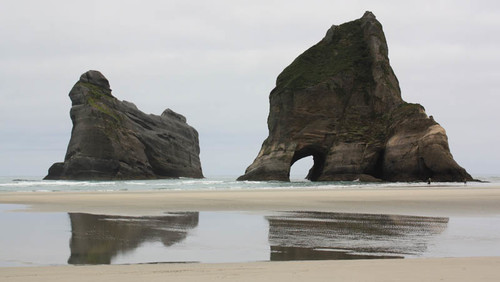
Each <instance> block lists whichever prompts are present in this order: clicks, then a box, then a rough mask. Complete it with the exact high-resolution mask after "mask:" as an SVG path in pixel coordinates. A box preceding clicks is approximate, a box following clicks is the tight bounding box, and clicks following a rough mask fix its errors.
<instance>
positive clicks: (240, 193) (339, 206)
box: [0, 185, 500, 216]
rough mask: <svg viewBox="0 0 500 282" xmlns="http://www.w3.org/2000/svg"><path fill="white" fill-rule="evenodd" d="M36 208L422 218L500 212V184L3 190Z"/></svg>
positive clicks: (4, 196) (6, 199) (6, 200)
mask: <svg viewBox="0 0 500 282" xmlns="http://www.w3.org/2000/svg"><path fill="white" fill-rule="evenodd" d="M0 204H20V205H26V206H27V209H26V210H25V211H33V212H84V213H97V214H110V215H111V214H115V215H160V214H163V213H164V212H175V211H322V212H345V213H375V214H402V215H417V216H418V215H421V216H484V215H500V185H495V186H490V187H481V188H478V187H471V188H464V187H463V186H455V187H449V186H446V187H431V188H429V187H411V188H408V187H403V188H391V189H376V188H374V189H355V188H352V189H339V190H334V189H307V188H303V189H255V190H232V191H228V190H214V191H206V190H205V191H200V190H198V191H193V190H191V191H113V192H94V191H92V192H26V193H21V192H0Z"/></svg>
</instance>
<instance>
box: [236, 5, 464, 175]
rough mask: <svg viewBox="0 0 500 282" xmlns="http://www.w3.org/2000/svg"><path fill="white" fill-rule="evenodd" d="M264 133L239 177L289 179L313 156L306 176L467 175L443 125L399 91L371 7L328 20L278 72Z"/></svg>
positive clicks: (381, 32)
mask: <svg viewBox="0 0 500 282" xmlns="http://www.w3.org/2000/svg"><path fill="white" fill-rule="evenodd" d="M269 100H270V111H269V117H268V128H269V136H268V137H267V139H266V140H265V141H264V143H263V144H262V148H261V150H260V152H259V154H258V156H257V158H256V159H255V161H254V162H253V163H252V164H251V165H250V166H249V167H248V168H247V170H246V172H245V174H244V175H243V176H241V177H239V178H238V179H239V180H281V181H288V180H289V174H290V167H291V166H292V165H293V164H294V163H295V162H296V161H297V160H299V159H301V158H304V157H307V156H313V160H314V165H313V167H312V168H311V169H310V171H309V174H308V175H307V178H308V179H310V180H312V181H340V180H343V181H351V180H361V181H422V180H427V179H429V178H432V179H433V180H434V181H464V180H472V178H471V176H470V175H469V174H468V173H467V172H466V171H465V170H464V169H463V168H462V167H460V166H459V165H458V164H457V163H456V162H455V160H453V156H452V155H451V153H450V150H449V146H448V138H447V136H446V132H445V130H444V129H443V128H442V127H441V126H440V125H439V124H438V123H437V122H436V121H434V119H433V118H432V117H428V116H427V114H426V113H425V110H424V107H422V106H421V105H418V104H410V103H406V102H405V101H403V100H402V98H401V91H400V88H399V83H398V79H397V78H396V76H395V74H394V72H393V70H392V68H391V66H390V64H389V58H388V48H387V43H386V40H385V35H384V32H383V31H382V25H381V24H380V22H378V21H377V19H376V18H375V16H374V15H373V14H372V13H371V12H366V13H365V14H364V15H363V17H362V18H360V19H358V20H355V21H351V22H348V23H344V24H342V25H339V26H335V25H334V26H332V27H331V28H330V29H329V30H328V32H327V33H326V36H325V37H324V38H323V39H322V40H321V41H320V42H319V43H317V44H316V45H314V46H313V47H311V48H309V49H308V50H307V51H305V52H304V53H303V54H302V55H300V56H299V57H298V58H296V59H295V60H294V61H293V62H292V64H290V65H289V66H288V67H287V68H285V70H283V72H282V73H281V74H280V75H279V76H278V79H277V81H276V87H275V88H274V89H273V90H272V91H271V94H270V97H269Z"/></svg>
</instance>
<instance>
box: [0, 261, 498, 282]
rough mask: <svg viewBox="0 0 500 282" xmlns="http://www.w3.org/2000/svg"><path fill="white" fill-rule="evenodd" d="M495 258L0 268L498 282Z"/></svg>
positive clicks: (56, 281) (57, 277)
mask: <svg viewBox="0 0 500 282" xmlns="http://www.w3.org/2000/svg"><path fill="white" fill-rule="evenodd" d="M499 267H500V257H493V258H444V259H405V260H356V261H300V262H270V263H268V262H256V263H235V264H149V265H105V266H53V267H24V268H0V280H1V281H5V282H14V281H23V282H31V281H52V282H63V281H74V282H78V281H94V282H98V281H106V282H113V281H116V282H118V281H120V282H127V281H150V282H151V281H153V282H154V281H186V282H188V281H196V282H198V281H208V282H210V281H252V282H253V281H272V282H279V281H343V282H349V281H372V282H377V281H384V282H387V281H453V282H460V281H467V282H469V281H492V282H493V281H495V282H496V281H499V278H500V273H499V271H498V268H499Z"/></svg>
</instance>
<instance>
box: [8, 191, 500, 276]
mask: <svg viewBox="0 0 500 282" xmlns="http://www.w3.org/2000/svg"><path fill="white" fill-rule="evenodd" d="M0 203H5V204H23V205H28V207H29V209H30V210H31V211H38V212H48V211H50V212H87V213H98V214H121V215H159V214H163V213H164V212H166V211H328V212H351V213H372V214H401V215H421V216H456V215H460V216H485V215H488V216H498V215H500V186H488V187H470V188H468V187H462V186H457V187H426V186H425V187H421V188H414V187H412V188H391V189H381V190H377V189H362V190H356V189H343V190H307V189H301V190H252V191H190V192H177V191H175V192H174V191H169V192H167V191H165V192H109V193H108V192H49V193H47V192H45V193H38V192H33V193H0ZM499 267H500V257H479V258H437V259H434V258H428V259H404V260H358V261H298V262H257V263H229V264H228V263H226V264H153V265H118V266H116V265H111V266H109V265H108V266H53V267H25V268H0V280H1V281H137V280H144V281H165V280H175V281H235V280H237V281H305V280H307V281H499V280H500V272H499V271H498V269H499Z"/></svg>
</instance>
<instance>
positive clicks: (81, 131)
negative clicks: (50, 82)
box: [45, 71, 203, 180]
mask: <svg viewBox="0 0 500 282" xmlns="http://www.w3.org/2000/svg"><path fill="white" fill-rule="evenodd" d="M69 96H70V98H71V101H72V107H71V111H70V115H71V120H72V121H73V130H72V131H71V140H70V142H69V145H68V149H67V152H66V157H65V159H64V162H62V163H55V164H53V165H52V166H51V167H50V169H49V174H48V175H47V176H46V177H45V179H74V180H83V179H85V180H92V179H95V180H105V179H155V178H176V177H193V178H201V177H203V174H202V170H201V164H200V158H199V153H200V148H199V142H198V132H197V131H196V130H195V129H194V128H193V127H191V126H189V125H188V124H187V123H186V118H185V117H184V116H182V115H180V114H177V113H175V112H174V111H172V110H170V109H167V110H165V111H164V112H163V113H162V114H161V116H157V115H152V114H149V115H148V114H145V113H143V112H141V111H140V110H138V109H137V107H136V106H135V105H134V104H132V103H130V102H126V101H119V100H118V99H116V98H115V97H114V96H113V95H112V94H111V89H110V86H109V82H108V80H107V79H106V78H105V77H104V76H103V75H102V74H101V73H100V72H98V71H88V72H86V73H84V74H82V76H81V77H80V80H79V81H78V82H77V83H76V84H75V86H73V88H72V89H71V92H70V93H69Z"/></svg>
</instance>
